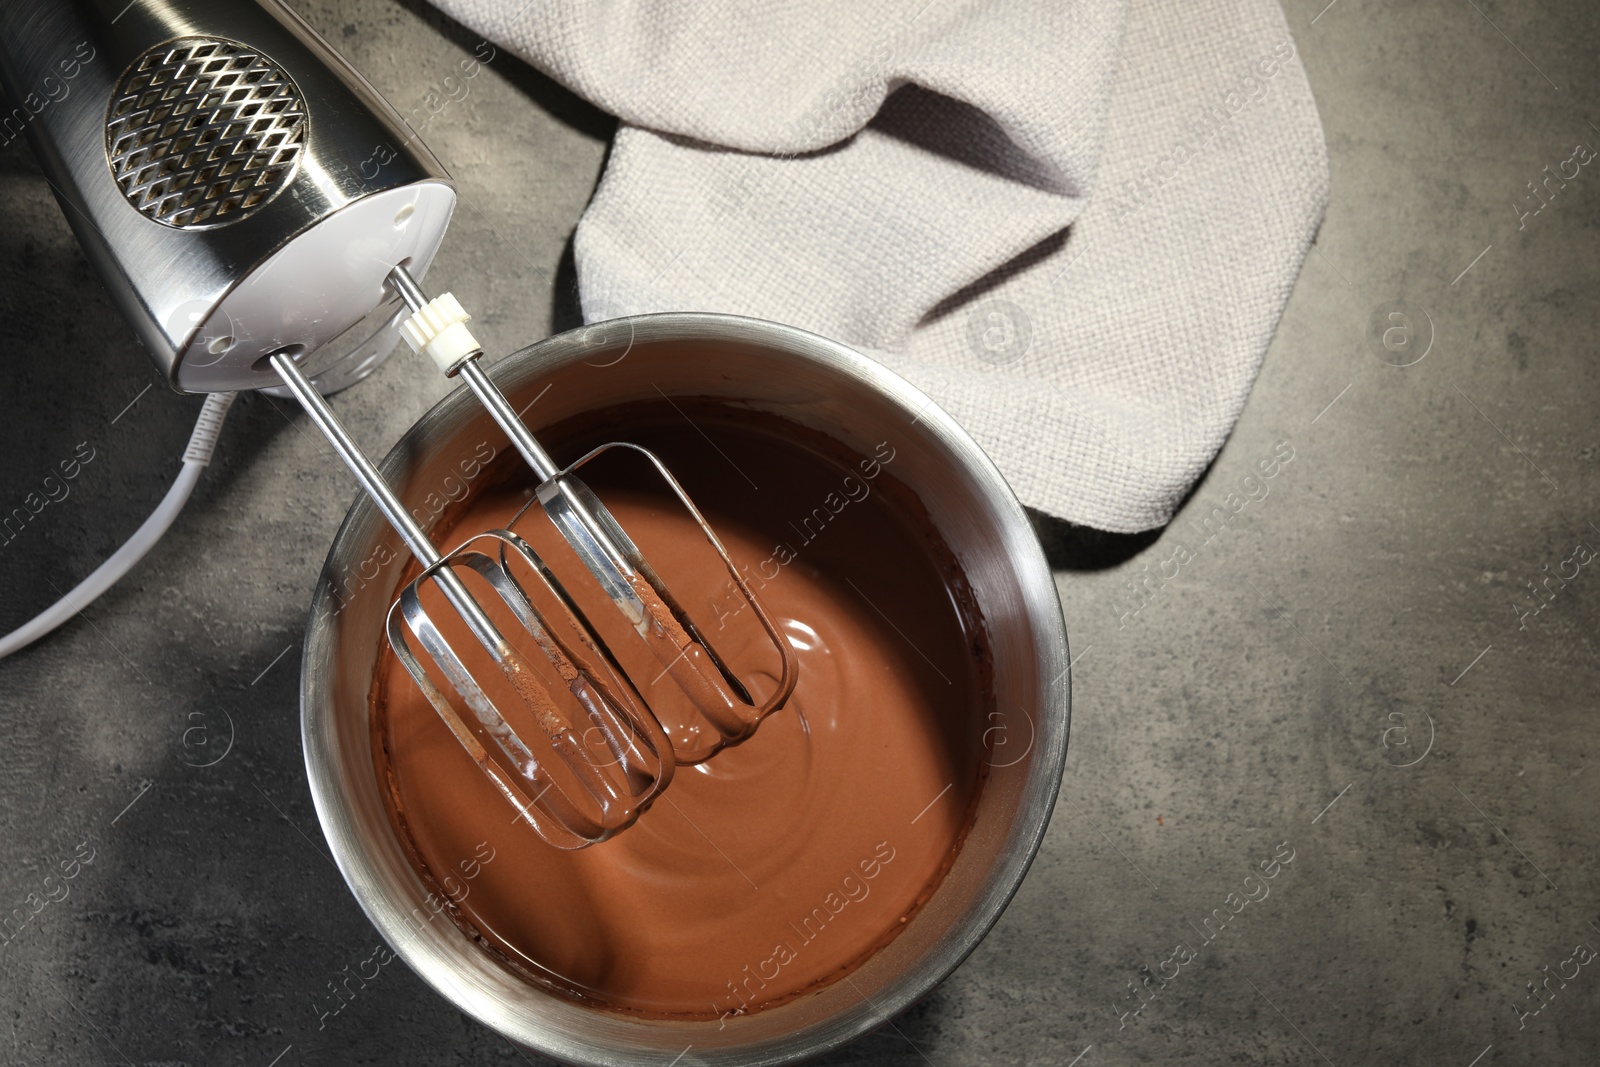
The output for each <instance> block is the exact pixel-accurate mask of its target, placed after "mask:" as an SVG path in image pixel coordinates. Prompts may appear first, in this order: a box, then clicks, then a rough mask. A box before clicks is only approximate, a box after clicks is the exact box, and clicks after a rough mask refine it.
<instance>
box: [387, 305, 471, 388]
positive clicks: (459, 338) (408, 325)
mask: <svg viewBox="0 0 1600 1067" xmlns="http://www.w3.org/2000/svg"><path fill="white" fill-rule="evenodd" d="M470 318H472V316H471V315H469V314H467V309H466V308H464V307H462V306H461V301H459V300H457V299H456V298H455V294H454V293H441V294H440V295H439V296H436V297H434V298H433V299H432V300H430V301H428V302H427V303H426V304H424V305H422V306H421V307H420V308H418V309H417V311H416V314H414V315H412V316H411V317H410V318H409V319H407V320H406V321H405V322H402V323H401V324H400V336H401V337H404V338H405V339H406V344H408V345H410V346H411V349H412V351H414V352H421V353H422V354H423V355H425V356H427V357H428V358H429V359H431V360H433V362H434V365H435V366H436V367H438V368H439V369H440V370H441V371H443V372H444V373H445V374H446V375H451V374H454V373H455V372H456V369H457V368H458V367H459V366H460V364H461V361H462V360H464V359H466V358H467V357H469V356H474V355H477V354H478V353H480V352H482V351H483V346H482V345H480V344H478V341H477V338H475V337H473V336H472V332H471V331H470V330H468V329H467V320H468V319H470Z"/></svg>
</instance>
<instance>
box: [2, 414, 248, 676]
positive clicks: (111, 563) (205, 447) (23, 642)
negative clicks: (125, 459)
mask: <svg viewBox="0 0 1600 1067" xmlns="http://www.w3.org/2000/svg"><path fill="white" fill-rule="evenodd" d="M237 395H238V394H237V393H212V394H210V395H209V396H207V397H206V402H205V404H204V405H203V406H202V407H201V408H200V417H199V418H198V419H196V420H195V424H194V433H192V434H190V435H189V445H188V447H187V448H185V449H184V450H183V469H182V470H181V471H179V472H178V477H177V479H176V480H175V481H174V482H173V483H172V488H171V489H168V490H167V495H166V496H165V497H163V498H162V500H161V503H160V504H158V505H157V506H156V509H155V511H152V512H151V513H150V517H149V518H148V519H146V520H144V524H143V525H142V526H140V527H139V528H138V529H137V530H135V531H134V533H133V536H132V537H130V538H128V540H127V541H126V542H124V543H123V546H122V547H121V548H119V549H117V550H116V552H114V553H112V555H111V558H110V559H108V560H106V561H105V562H104V563H102V564H100V566H99V567H97V568H95V571H94V573H93V574H91V575H89V577H87V578H85V579H84V580H83V581H81V582H79V583H78V584H77V585H76V586H74V587H73V589H72V591H71V592H70V593H68V594H67V595H66V596H64V597H62V598H61V599H60V600H58V601H56V602H55V603H54V604H52V605H50V607H48V608H46V609H45V610H44V611H42V612H40V613H39V614H38V615H36V616H34V617H33V618H32V619H31V620H29V621H28V622H26V623H24V624H23V625H22V626H20V627H18V628H17V629H15V630H13V631H11V632H10V633H9V634H6V635H5V637H0V659H4V658H5V657H7V656H9V655H11V653H13V652H15V651H17V650H18V649H21V648H26V647H27V646H28V645H31V644H33V642H35V641H37V640H39V638H41V637H43V636H44V635H45V634H47V633H49V632H50V631H51V630H54V629H55V628H56V627H58V626H60V625H61V624H62V623H64V622H66V621H67V620H68V619H70V618H72V617H73V616H74V615H76V614H78V612H80V611H82V610H83V609H84V608H87V607H88V606H89V605H90V604H92V603H94V602H95V600H97V599H98V598H99V597H100V595H101V594H102V593H104V592H105V591H106V590H107V589H110V588H111V587H112V586H113V585H116V584H117V582H119V581H121V580H122V577H123V575H125V574H127V573H128V572H129V571H131V570H133V568H134V567H135V566H137V565H138V563H139V561H140V560H142V559H144V557H145V556H146V555H148V554H149V552H150V550H151V549H152V548H154V547H155V546H156V542H157V541H160V540H161V537H162V535H163V534H165V533H166V532H167V529H168V528H169V527H171V526H172V523H173V520H175V519H176V518H177V517H178V513H179V512H180V511H182V510H183V505H184V504H186V503H188V502H189V494H191V493H193V492H194V487H195V483H197V482H199V481H200V472H201V471H203V470H205V468H206V464H208V463H210V462H211V454H212V453H213V452H215V451H216V448H217V437H218V436H219V435H220V434H221V433H222V420H223V419H224V418H225V417H226V416H227V414H228V409H229V408H230V407H232V406H233V401H234V397H236V396H237Z"/></svg>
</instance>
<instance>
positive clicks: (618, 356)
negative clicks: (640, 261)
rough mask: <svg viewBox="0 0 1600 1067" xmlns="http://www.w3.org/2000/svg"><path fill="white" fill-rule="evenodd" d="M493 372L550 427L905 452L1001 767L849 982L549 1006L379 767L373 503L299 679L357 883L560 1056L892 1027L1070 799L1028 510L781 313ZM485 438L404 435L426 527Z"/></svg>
mask: <svg viewBox="0 0 1600 1067" xmlns="http://www.w3.org/2000/svg"><path fill="white" fill-rule="evenodd" d="M491 373H492V376H493V377H494V378H495V380H496V381H497V382H498V383H499V384H500V386H501V388H503V389H504V390H505V391H506V393H507V394H508V395H509V396H510V398H511V401H512V403H513V405H514V406H516V407H518V408H519V409H520V408H522V407H523V406H524V405H526V404H527V403H528V402H529V401H531V400H532V399H533V398H534V397H535V396H536V395H538V394H539V392H540V390H543V389H545V388H546V386H548V387H549V388H548V391H547V392H546V393H545V394H544V395H543V396H542V398H541V399H540V400H539V402H538V404H537V405H536V406H534V407H533V408H532V409H530V411H529V413H528V420H529V422H530V423H531V424H533V428H534V429H535V430H537V429H538V428H539V426H540V425H549V424H553V423H555V422H558V421H559V420H561V419H563V418H566V417H568V416H570V415H574V414H578V413H580V412H584V411H589V410H594V409H595V408H598V407H604V406H609V405H612V404H616V403H622V402H626V401H629V400H637V399H645V398H653V397H655V396H657V395H658V394H657V392H656V390H657V389H660V390H661V391H662V392H663V393H665V394H666V395H668V396H696V397H704V396H711V397H721V398H727V399H728V400H730V401H734V402H736V403H738V404H739V405H740V406H742V407H744V408H747V409H750V410H755V411H768V412H772V413H774V414H779V415H782V416H783V417H784V418H787V419H791V420H794V421H796V422H799V423H802V424H804V425H806V426H808V427H811V428H814V429H816V430H819V431H821V432H823V433H825V434H828V435H829V436H831V437H833V438H835V439H836V440H838V441H840V442H842V443H843V444H844V445H846V446H847V447H849V448H851V449H852V450H854V451H856V452H859V453H861V454H862V455H870V454H871V453H872V451H873V448H874V446H875V445H876V444H877V443H878V442H880V441H882V440H884V439H885V438H887V439H888V440H889V441H890V442H891V443H892V444H893V445H894V447H895V449H896V453H897V455H896V457H895V462H894V470H893V476H894V477H895V478H897V479H899V480H900V481H901V482H902V483H904V484H905V485H906V486H908V487H909V488H910V489H911V490H913V491H914V492H915V493H916V494H917V496H918V497H919V498H920V499H921V501H922V504H923V506H924V507H925V508H926V510H927V512H928V515H929V517H930V518H931V519H932V521H933V524H934V526H935V528H936V529H937V530H938V531H939V533H940V534H941V535H942V536H943V538H944V539H945V541H946V542H947V544H948V545H949V547H950V549H951V551H952V552H953V553H954V554H955V556H956V559H957V560H958V561H959V563H960V564H961V566H962V567H963V568H964V570H965V572H966V577H967V579H968V581H969V582H970V583H971V587H972V590H973V592H974V594H975V596H976V598H977V601H978V604H979V606H980V608H981V609H982V612H983V617H984V620H985V623H986V625H987V629H988V637H989V644H990V648H991V651H992V653H993V656H994V661H995V662H994V684H995V687H996V692H995V702H994V704H993V707H994V709H997V711H998V713H999V714H1000V715H1001V716H1003V718H1002V719H997V720H995V722H996V724H997V725H1003V726H1004V728H1005V737H1006V739H1007V741H1008V743H1007V744H1006V745H1005V746H1003V747H1000V748H997V749H996V750H995V754H994V755H993V756H992V758H991V766H990V773H989V777H988V781H987V783H986V784H985V786H984V788H983V791H982V794H981V798H980V800H979V804H978V809H977V815H976V820H975V822H974V824H973V826H972V828H971V830H970V832H969V834H968V836H967V839H966V843H965V844H964V845H963V846H962V848H961V851H960V853H959V855H958V857H957V859H956V861H955V864H954V866H953V867H952V868H951V870H950V872H949V874H948V875H947V876H946V877H945V880H944V881H943V883H942V884H941V885H940V886H939V888H938V889H937V890H936V891H935V892H934V894H933V896H932V897H931V899H930V900H929V901H928V903H927V904H926V906H925V907H924V908H923V909H922V910H921V911H920V912H918V913H917V914H916V915H915V917H914V918H913V919H912V920H911V922H910V923H908V924H907V926H906V928H905V929H904V930H903V931H902V932H901V933H900V935H899V936H898V937H897V938H895V939H894V940H893V941H892V942H890V943H889V944H888V945H887V946H886V947H885V948H883V949H882V950H881V951H879V952H878V953H877V954H876V955H875V956H873V957H872V958H871V959H869V960H868V961H867V962H866V963H864V964H863V965H862V966H861V967H860V968H859V969H858V970H857V971H855V972H854V973H853V974H852V975H851V976H850V980H849V981H847V982H845V981H841V982H836V983H834V984H833V985H831V986H828V987H826V988H825V989H823V990H822V991H820V992H818V993H816V994H815V995H810V996H806V997H802V998H799V999H797V1000H795V1001H792V1002H790V1003H788V1004H784V1005H781V1006H779V1007H776V1008H771V1009H768V1010H765V1011H761V1012H757V1013H755V1014H753V1015H749V1016H744V1017H739V1018H730V1019H728V1020H726V1021H725V1023H719V1022H718V1021H716V1020H713V1021H710V1022H676V1021H652V1020H643V1019H637V1018H631V1017H626V1016H623V1015H619V1014H615V1013H608V1012H603V1011H599V1010H595V1009H593V1008H587V1007H583V1006H580V1005H578V1004H576V1003H573V1002H570V1001H567V1000H564V999H561V998H559V997H556V996H552V995H550V994H548V993H546V992H544V991H542V990H540V989H538V988H536V987H534V986H532V985H530V984H528V983H527V982H525V981H523V980H522V979H520V978H518V977H517V976H516V975H514V974H513V973H512V972H510V971H509V970H507V969H506V968H504V967H503V966H501V965H500V964H498V963H497V962H495V960H493V959H492V958H491V957H489V956H488V955H486V954H485V953H484V952H483V951H482V950H481V949H480V948H479V947H478V946H477V945H476V944H475V943H474V942H473V941H471V940H470V939H469V938H468V937H467V936H466V935H465V934H464V933H463V932H462V931H461V930H460V929H459V928H458V927H457V926H456V925H455V924H454V923H451V922H449V921H446V920H439V921H431V922H430V921H426V920H427V919H428V917H429V916H430V915H431V912H430V911H429V909H428V906H427V890H426V889H425V888H424V886H423V884H422V881H421V880H420V879H419V878H418V876H417V875H416V873H415V872H414V871H413V869H412V867H411V864H410V862H409V861H408V860H407V858H406V856H405V854H404V852H403V850H402V847H401V845H400V843H399V841H398V840H397V839H396V837H395V833H394V830H393V829H392V827H391V824H390V821H389V818H388V815H387V814H386V813H385V810H384V804H383V800H382V798H381V797H380V795H379V786H378V781H377V777H376V774H375V772H374V770H373V760H372V751H371V737H370V733H369V725H368V692H369V688H370V685H371V682H372V677H373V669H374V666H375V664H376V661H377V657H378V653H379V650H380V647H381V645H382V642H383V636H382V635H383V619H384V615H385V613H386V612H387V610H388V607H389V602H390V597H391V596H392V594H393V591H394V589H395V587H396V585H397V583H398V579H399V575H400V570H401V568H402V567H403V565H404V563H405V559H406V557H405V556H404V555H403V554H402V553H400V552H398V551H395V550H394V549H393V548H392V547H387V546H394V545H398V538H397V537H396V536H395V535H394V534H393V533H392V531H390V530H389V528H388V527H387V526H385V525H384V523H383V520H382V519H381V518H380V517H379V515H378V512H377V510H376V508H374V507H373V505H372V504H371V503H370V502H369V501H368V500H367V499H366V498H364V497H363V498H362V499H360V500H358V501H357V502H356V504H355V506H354V507H352V508H351V510H350V514H349V515H348V516H347V517H346V518H345V521H344V525H343V526H342V527H341V528H340V530H339V533H338V536H337V537H336V538H335V539H334V542H333V548H332V550H331V551H330V552H329V554H328V562H327V566H326V568H325V570H324V572H323V575H322V578H321V580H320V581H319V583H318V589H317V593H316V596H315V599H314V602H313V604H312V611H311V621H310V623H309V625H308V627H307V632H306V641H305V655H304V661H303V668H302V675H301V730H302V736H303V740H304V744H305V755H306V771H307V774H308V775H309V776H310V780H311V792H312V796H313V797H314V798H315V800H316V805H317V814H318V816H319V817H320V818H321V820H322V828H323V832H324V833H325V834H326V835H327V838H328V844H329V845H330V847H331V848H332V851H333V856H334V859H335V860H336V861H337V862H338V864H339V869H340V870H341V871H342V872H343V873H344V877H345V880H346V881H347V882H348V883H349V884H350V889H351V892H353V893H354V894H355V897H356V900H358V901H359V902H360V904H361V907H362V908H363V909H364V910H365V911H366V913H367V916H368V917H369V918H370V919H371V920H372V922H373V925H375V926H376V927H377V928H378V930H379V932H380V933H381V934H382V935H383V937H384V938H385V939H386V940H387V941H388V942H389V944H390V945H391V946H392V947H393V949H394V951H395V952H396V953H397V954H398V955H399V956H400V957H401V958H402V959H404V960H405V961H406V962H407V963H408V964H409V965H410V966H411V967H412V969H413V970H415V971H416V972H417V973H418V974H419V975H421V976H422V978H423V979H424V980H426V981H427V982H428V983H429V984H430V985H432V986H433V987H434V989H436V990H438V992H439V993H440V995H441V996H444V997H445V998H447V999H448V1000H450V1001H451V1002H452V1003H453V1004H455V1005H456V1006H457V1007H459V1008H460V1009H461V1010H462V1011H464V1012H466V1013H467V1014H469V1015H471V1016H473V1017H474V1018H476V1019H478V1020H480V1021H481V1022H483V1023H484V1024H485V1025H487V1026H490V1027H492V1028H493V1029H495V1030H497V1031H499V1032H500V1033H502V1034H504V1035H505V1036H506V1037H508V1038H510V1039H511V1040H512V1041H515V1042H518V1043H520V1044H522V1045H524V1046H527V1047H529V1048H531V1049H534V1050H537V1051H539V1052H541V1053H544V1054H546V1055H549V1056H553V1057H555V1058H557V1059H561V1060H566V1061H570V1062H573V1063H578V1064H597V1065H598V1064H606V1065H621V1064H635V1063H637V1064H645V1063H650V1064H658V1065H659V1064H663V1063H667V1062H669V1061H670V1062H675V1063H678V1064H680V1065H688V1064H728V1065H732V1064H738V1065H740V1067H751V1065H771V1064H782V1063H790V1062H793V1061H796V1060H800V1059H804V1058H808V1057H811V1056H815V1055H818V1054H819V1053H822V1052H825V1051H827V1050H828V1049H830V1048H834V1047H837V1046H839V1045H842V1044H845V1043H846V1042H848V1041H851V1040H852V1039H854V1038H856V1037H859V1036H860V1035H861V1034H863V1033H865V1032H867V1031H868V1030H871V1029H873V1028H874V1027H876V1026H879V1025H881V1024H882V1023H883V1022H884V1021H885V1020H886V1019H888V1018H890V1017H891V1016H893V1015H894V1014H896V1013H897V1012H900V1011H902V1010H903V1009H905V1008H906V1007H907V1006H908V1005H910V1004H911V1003H913V1002H914V1001H916V1000H917V999H918V998H919V997H921V996H923V995H924V994H926V993H927V992H928V991H929V990H930V989H932V988H933V987H934V986H935V985H937V984H938V983H939V982H940V981H942V980H943V979H944V978H945V977H946V976H947V975H949V974H950V972H951V971H953V970H954V969H955V968H956V966H957V965H958V964H960V963H961V961H962V960H963V959H965V958H966V956H967V954H968V953H970V952H971V951H972V950H973V949H974V948H975V947H976V946H977V944H978V942H979V941H980V940H982V938H983V936H984V934H986V933H987V932H988V930H989V928H990V927H991V926H993V925H994V923H995V921H996V920H997V919H998V918H999V916H1000V913H1001V911H1002V910H1003V909H1004V908H1005V906H1006V904H1007V902H1008V901H1009V900H1010V899H1011V896H1012V894H1013V893H1014V892H1015V891H1016V889H1017V886H1018V884H1020V882H1021V881H1022V877H1023V875H1024V873H1025V872H1026V871H1027V869H1028V865H1029V863H1030V862H1031V861H1032V859H1033V856H1034V854H1035V852H1036V851H1037V850H1038V847H1039V842H1040V840H1041V838H1042V837H1043V835H1044V831H1045V826H1046V824H1047V823H1048V821H1049V818H1050V812H1051V809H1052V808H1053V806H1054V804H1055V799H1056V791H1057V789H1058V787H1059V784H1060V780H1061V772H1062V767H1063V764H1064V763H1065V760H1066V751H1067V721H1068V712H1069V705H1070V678H1069V677H1068V672H1067V665H1068V662H1069V660H1068V653H1067V635H1066V629H1065V627H1064V625H1063V622H1062V615H1061V605H1060V603H1059V601H1058V599H1057V596H1056V589H1055V583H1054V582H1053V580H1052V578H1051V574H1050V569H1049V567H1048V566H1047V565H1046V563H1045V559H1044V555H1043V553H1042V552H1041V551H1040V549H1039V545H1038V542H1037V541H1036V539H1035V537H1034V534H1033V531H1032V528H1031V527H1030V525H1029V523H1028V519H1027V517H1026V515H1025V514H1024V513H1023V510H1022V507H1021V505H1020V504H1019V503H1018V502H1017V499H1016V497H1015V496H1014V495H1013V494H1012V492H1011V490H1010V488H1009V487H1008V486H1007V485H1006V483H1005V481H1004V480H1003V479H1002V478H1001V476H1000V473H999V471H997V470H996V469H995V467H994V465H993V464H992V463H991V462H990V461H989V459H988V457H987V456H985V455H984V454H983V452H982V450H981V449H979V447H978V446H977V444H976V443H974V442H973V440H972V438H970V437H968V436H967V434H966V433H965V432H964V431H963V430H962V429H961V428H960V427H959V426H957V425H956V423H955V422H954V421H953V420H952V419H951V418H950V417H949V416H948V415H946V414H945V413H944V412H943V411H942V410H940V409H939V408H938V407H937V406H936V405H935V404H933V402H932V401H930V400H929V399H928V397H927V396H925V395H924V394H923V393H921V392H920V391H918V390H917V389H916V388H914V387H913V386H911V385H910V384H909V383H907V382H906V381H905V380H904V379H902V378H900V377H899V376H898V375H896V374H894V373H892V372H891V371H889V370H887V369H885V368H884V367H882V366H880V365H879V364H877V363H875V362H873V361H872V360H870V359H867V358H866V357H864V356H862V355H860V354H859V353H857V352H854V351H851V350H850V349H849V348H846V347H845V346H843V345H840V344H836V343H835V342H832V341H829V340H826V339H824V338H821V337H817V336H815V335H813V334H809V333H806V332H804V331H801V330H797V329H792V328H790V327H786V326H779V325H776V324H774V323H770V322H761V321H757V320H754V319H743V318H736V317H733V316H728V315H707V314H678V313H674V314H664V315H646V316H640V317H635V318H629V319H618V320H614V321H611V322H608V323H603V324H600V325H597V326H592V327H588V328H584V329H578V330H573V331H570V332H568V333H564V334H561V335H560V336H558V337H552V338H550V339H549V340H547V341H541V342H540V343H538V344H535V345H532V346H531V347H529V348H525V349H523V350H522V351H520V352H517V353H516V354H514V355H512V356H509V357H507V358H506V359H504V360H502V361H500V362H499V363H498V364H497V365H496V366H495V367H494V369H493V371H492V372H491ZM619 435H622V436H625V434H621V433H620V431H619ZM485 440H488V441H489V442H491V443H492V444H493V445H494V446H495V448H496V449H497V450H503V449H504V448H505V447H506V442H505V438H504V435H502V434H501V433H500V431H499V430H497V429H496V428H495V427H494V425H493V423H491V422H490V420H489V417H488V416H487V415H486V414H484V412H483V409H482V408H481V407H480V406H479V405H478V404H477V402H476V401H475V400H474V399H473V398H472V397H471V396H470V395H468V394H467V393H466V392H465V391H464V390H459V389H458V390H457V391H456V392H454V393H452V394H451V395H450V396H448V397H446V398H445V399H444V400H443V401H441V402H440V403H439V404H438V405H437V406H436V407H434V408H433V410H432V411H430V412H428V414H427V415H425V416H424V417H423V418H422V420H421V421H420V422H418V423H417V424H416V425H415V426H414V427H412V429H411V430H410V432H409V433H407V434H406V435H405V437H404V438H402V439H401V441H400V443H399V444H398V445H396V446H395V448H394V450H393V451H392V452H390V454H389V455H388V457H387V458H386V459H385V460H384V462H383V464H382V469H383V473H384V475H385V476H386V477H387V478H388V479H389V482H390V484H391V485H393V486H394V487H395V489H396V491H397V492H398V493H399V495H400V498H401V499H402V500H403V501H405V502H406V503H407V505H408V506H411V507H413V510H414V513H415V514H418V515H419V517H426V516H428V515H429V514H430V513H431V512H433V511H434V510H435V508H436V507H437V505H436V503H430V502H429V494H435V499H437V494H438V493H439V492H440V487H441V486H445V485H448V484H451V483H450V482H449V481H447V480H448V479H452V478H456V479H458V478H459V468H458V466H457V464H458V462H459V461H461V460H463V459H467V458H468V457H470V456H472V454H473V452H474V450H475V448H476V447H477V446H478V445H479V444H480V443H481V442H483V441H485ZM428 525H429V522H428V521H424V522H423V526H424V527H425V528H426V527H427V526H428ZM446 547H448V546H446ZM973 714H974V715H987V714H989V712H988V711H987V710H986V709H984V708H974V709H973ZM996 736H997V737H998V735H996ZM1024 753H1025V754H1024ZM530 847H541V846H539V845H538V844H537V843H536V842H534V843H531V844H530ZM552 921H559V917H557V916H553V917H552ZM685 1050H687V1051H685ZM680 1054H682V1055H681V1058H679V1059H677V1060H674V1059H673V1057H675V1056H679V1055H680Z"/></svg>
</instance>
